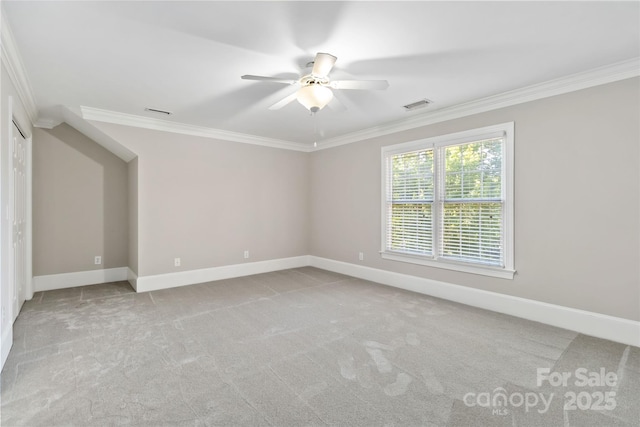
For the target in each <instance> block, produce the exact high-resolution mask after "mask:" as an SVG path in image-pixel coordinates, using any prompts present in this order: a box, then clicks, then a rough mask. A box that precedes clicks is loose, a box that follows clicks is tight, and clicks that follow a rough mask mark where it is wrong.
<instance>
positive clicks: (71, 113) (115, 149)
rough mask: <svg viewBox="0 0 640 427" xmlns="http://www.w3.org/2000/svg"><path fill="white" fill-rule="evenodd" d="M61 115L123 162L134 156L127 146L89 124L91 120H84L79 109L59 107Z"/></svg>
mask: <svg viewBox="0 0 640 427" xmlns="http://www.w3.org/2000/svg"><path fill="white" fill-rule="evenodd" d="M61 115H62V117H63V119H64V121H65V122H66V123H67V124H69V125H70V126H71V127H73V128H74V129H76V130H77V131H78V132H80V133H83V134H85V135H86V136H87V137H89V138H91V139H92V140H93V141H95V142H96V143H98V144H100V145H102V146H103V147H104V148H105V149H107V150H108V151H110V152H112V153H113V154H115V155H116V156H118V157H120V158H121V159H122V160H124V161H125V162H129V161H131V160H132V159H133V158H134V157H136V154H135V153H134V152H133V151H131V150H130V149H129V148H128V147H126V146H124V145H123V144H122V143H120V142H118V141H116V140H115V139H113V138H111V137H110V136H109V135H107V134H106V133H104V132H102V131H101V130H100V129H98V128H97V127H95V126H94V125H93V124H91V122H89V121H87V120H85V119H84V117H83V116H82V113H81V112H80V110H79V109H76V108H71V107H61Z"/></svg>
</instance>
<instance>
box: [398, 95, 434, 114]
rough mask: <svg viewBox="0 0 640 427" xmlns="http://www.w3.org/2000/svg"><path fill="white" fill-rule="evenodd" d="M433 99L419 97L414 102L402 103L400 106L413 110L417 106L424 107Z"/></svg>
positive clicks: (406, 109)
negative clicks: (418, 99) (419, 98)
mask: <svg viewBox="0 0 640 427" xmlns="http://www.w3.org/2000/svg"><path fill="white" fill-rule="evenodd" d="M432 102H433V101H429V100H428V99H426V98H425V99H421V100H420V101H416V102H412V103H411V104H407V105H404V106H403V107H402V108H404V109H405V111H413V110H417V109H419V108H424V107H426V106H427V105H429V104H431V103H432Z"/></svg>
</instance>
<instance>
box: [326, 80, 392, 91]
mask: <svg viewBox="0 0 640 427" xmlns="http://www.w3.org/2000/svg"><path fill="white" fill-rule="evenodd" d="M329 86H331V87H332V88H333V89H376V90H384V89H386V88H388V87H389V82H388V81H386V80H334V81H332V82H331V83H329Z"/></svg>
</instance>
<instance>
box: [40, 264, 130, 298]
mask: <svg viewBox="0 0 640 427" xmlns="http://www.w3.org/2000/svg"><path fill="white" fill-rule="evenodd" d="M128 270H129V268H128V267H118V268H108V269H105V270H89V271H78V272H75V273H61V274H49V275H46V276H35V277H34V278H33V287H34V289H35V291H36V292H41V291H51V290H54V289H65V288H75V287H78V286H86V285H97V284H99V283H110V282H120V281H124V280H127V279H128Z"/></svg>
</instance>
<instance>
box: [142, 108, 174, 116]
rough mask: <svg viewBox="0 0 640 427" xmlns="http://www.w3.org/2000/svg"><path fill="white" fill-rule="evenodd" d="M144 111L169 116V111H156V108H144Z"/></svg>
mask: <svg viewBox="0 0 640 427" xmlns="http://www.w3.org/2000/svg"><path fill="white" fill-rule="evenodd" d="M144 111H150V112H152V113H160V114H166V115H167V116H170V115H171V112H170V111H164V110H158V109H157V108H145V109H144Z"/></svg>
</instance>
